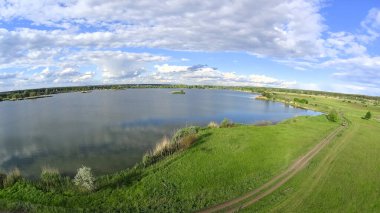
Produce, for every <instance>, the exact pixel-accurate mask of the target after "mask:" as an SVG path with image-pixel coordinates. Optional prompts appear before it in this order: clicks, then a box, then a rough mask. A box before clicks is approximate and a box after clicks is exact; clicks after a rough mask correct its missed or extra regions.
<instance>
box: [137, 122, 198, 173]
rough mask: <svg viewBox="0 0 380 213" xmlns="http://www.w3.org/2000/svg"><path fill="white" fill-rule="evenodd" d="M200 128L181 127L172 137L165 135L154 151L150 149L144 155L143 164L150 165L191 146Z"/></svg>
mask: <svg viewBox="0 0 380 213" xmlns="http://www.w3.org/2000/svg"><path fill="white" fill-rule="evenodd" d="M199 129H200V127H197V126H190V127H186V128H182V129H179V130H178V131H177V132H176V133H175V134H174V135H173V137H172V138H171V139H169V138H168V137H167V136H165V137H164V138H163V139H162V140H161V142H159V143H158V144H156V146H155V148H154V149H153V150H152V151H149V152H147V153H146V154H145V155H144V157H143V160H142V164H143V165H144V166H145V167H146V166H149V165H151V164H154V163H156V162H158V161H159V160H161V159H163V158H164V157H166V156H169V155H172V154H174V153H175V152H177V151H179V150H184V149H187V148H189V147H190V146H191V145H192V144H193V143H194V142H195V141H196V140H197V133H198V131H199Z"/></svg>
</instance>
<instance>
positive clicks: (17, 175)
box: [3, 168, 22, 188]
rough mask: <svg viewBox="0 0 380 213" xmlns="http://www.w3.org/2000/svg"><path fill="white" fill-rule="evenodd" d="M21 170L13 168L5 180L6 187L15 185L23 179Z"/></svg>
mask: <svg viewBox="0 0 380 213" xmlns="http://www.w3.org/2000/svg"><path fill="white" fill-rule="evenodd" d="M21 179H22V176H21V172H20V170H19V169H18V168H15V169H13V170H12V171H10V172H9V173H8V174H7V177H6V178H5V180H4V181H3V185H4V188H5V187H10V186H13V185H14V184H15V183H16V182H17V181H19V180H21Z"/></svg>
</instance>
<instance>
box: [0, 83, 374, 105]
mask: <svg viewBox="0 0 380 213" xmlns="http://www.w3.org/2000/svg"><path fill="white" fill-rule="evenodd" d="M130 88H187V89H231V90H241V91H248V92H253V93H260V94H262V95H263V96H265V97H267V98H268V99H275V93H276V92H283V93H296V94H307V95H324V96H330V97H336V98H344V99H351V100H357V101H362V102H363V101H366V100H374V101H375V103H379V102H380V97H376V96H366V95H356V94H343V93H334V92H323V91H314V90H300V89H285V88H269V87H249V86H214V85H184V84H115V85H91V86H74V87H52V88H39V89H28V90H16V91H8V92H0V101H3V100H19V99H25V98H30V97H36V96H43V95H51V94H58V93H68V92H79V91H90V90H103V89H130ZM294 101H295V102H299V103H306V102H307V100H306V99H300V100H294Z"/></svg>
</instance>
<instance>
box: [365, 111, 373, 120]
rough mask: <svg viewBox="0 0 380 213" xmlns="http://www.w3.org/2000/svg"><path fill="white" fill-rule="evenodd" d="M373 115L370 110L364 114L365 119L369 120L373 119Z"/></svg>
mask: <svg viewBox="0 0 380 213" xmlns="http://www.w3.org/2000/svg"><path fill="white" fill-rule="evenodd" d="M371 117H372V114H371V112H370V111H368V112H367V113H366V114H365V115H364V117H363V119H366V120H369V119H371Z"/></svg>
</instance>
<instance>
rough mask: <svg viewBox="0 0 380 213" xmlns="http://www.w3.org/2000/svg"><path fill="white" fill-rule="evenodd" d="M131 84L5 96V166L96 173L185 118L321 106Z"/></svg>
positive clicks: (289, 113)
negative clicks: (88, 90)
mask: <svg viewBox="0 0 380 213" xmlns="http://www.w3.org/2000/svg"><path fill="white" fill-rule="evenodd" d="M171 91H172V90H171V89H129V90H118V91H105V90H103V91H93V92H91V93H67V94H58V95H54V96H53V97H50V98H43V99H36V100H24V101H15V102H0V171H1V170H2V171H8V170H9V169H12V168H14V167H18V168H19V169H21V171H22V173H23V174H24V175H25V176H28V177H36V176H39V174H40V172H41V167H44V166H51V167H55V168H58V169H59V170H60V172H61V173H64V174H68V175H73V174H75V172H76V170H77V168H79V167H80V166H82V165H86V166H89V167H91V168H92V169H93V171H94V172H95V174H97V175H100V174H105V173H109V172H114V171H118V170H121V169H125V168H128V167H131V166H133V165H134V164H135V163H136V162H138V161H140V160H141V158H142V155H143V154H144V153H145V152H146V151H147V150H149V149H151V148H152V147H154V145H155V144H156V143H157V142H158V141H159V140H160V139H161V138H162V137H163V136H165V135H167V136H170V135H171V134H173V132H174V131H175V130H176V129H178V128H180V127H184V126H186V125H191V124H197V125H206V124H207V123H209V122H210V121H216V122H220V121H221V120H223V119H224V118H228V119H230V120H232V121H234V122H238V123H246V124H252V123H256V122H259V121H264V120H266V121H273V122H278V121H281V120H283V119H286V118H290V117H294V116H299V115H317V114H319V113H317V112H314V111H310V110H304V109H298V108H293V107H291V106H286V105H284V104H282V103H277V102H270V101H259V100H255V99H254V97H255V95H254V94H250V93H243V92H236V91H228V90H197V89H187V90H185V91H186V94H185V95H173V94H171V93H170V92H171Z"/></svg>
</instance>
